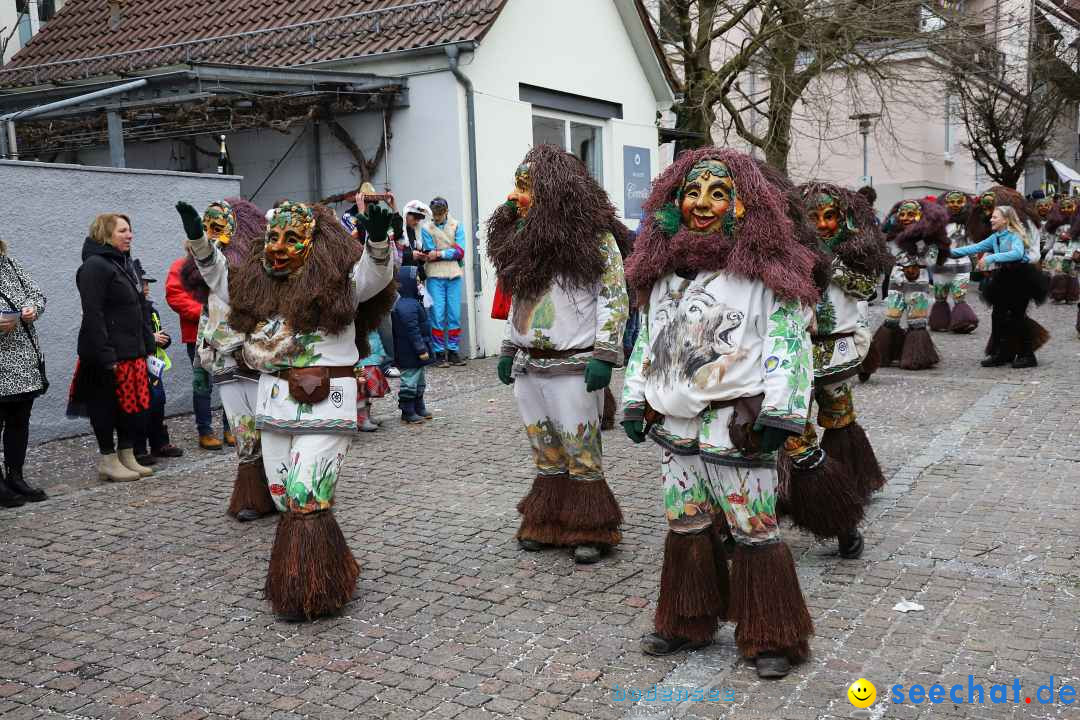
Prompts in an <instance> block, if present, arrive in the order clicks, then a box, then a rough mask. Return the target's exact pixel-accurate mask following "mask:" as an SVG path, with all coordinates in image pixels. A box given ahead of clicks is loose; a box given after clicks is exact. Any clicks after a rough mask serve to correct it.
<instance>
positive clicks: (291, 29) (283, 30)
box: [0, 0, 475, 87]
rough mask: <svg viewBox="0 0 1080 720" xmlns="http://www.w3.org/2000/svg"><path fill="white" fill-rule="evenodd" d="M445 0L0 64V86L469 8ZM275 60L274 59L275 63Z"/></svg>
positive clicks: (260, 50) (252, 55)
mask: <svg viewBox="0 0 1080 720" xmlns="http://www.w3.org/2000/svg"><path fill="white" fill-rule="evenodd" d="M447 4H448V3H447V0H417V1H416V2H410V3H404V4H401V5H394V6H390V7H384V8H378V9H376V10H365V11H363V12H358V13H351V14H349V15H340V16H338V17H332V18H323V19H321V20H310V21H307V22H302V23H294V24H291V25H283V26H281V27H276V28H264V29H260V30H248V31H245V32H238V33H232V34H229V35H220V36H218V37H210V38H200V39H198V40H186V41H183V42H177V43H168V44H165V45H157V46H155V47H149V48H140V49H138V50H125V51H122V52H116V53H109V54H104V55H93V56H88V57H79V58H68V59H65V60H55V61H52V62H47V63H38V64H33V65H20V66H16V67H5V68H0V86H3V87H20V86H26V85H38V84H40V83H42V82H47V81H52V80H76V79H86V78H91V77H96V76H100V75H105V74H109V73H125V72H132V71H134V70H137V69H143V68H149V67H161V66H165V65H174V64H178V63H191V62H222V63H236V64H252V63H255V62H257V61H258V60H259V58H260V56H268V55H271V54H279V53H280V52H281V51H283V50H287V49H289V48H294V47H300V46H307V47H311V48H315V47H318V46H319V45H320V44H321V43H323V44H324V43H327V42H331V41H333V42H341V41H344V40H349V39H352V38H361V37H364V38H366V37H368V36H369V35H373V34H374V35H379V34H382V33H390V32H393V31H395V30H407V29H412V30H414V31H415V29H416V28H417V27H423V26H424V25H427V24H436V23H437V24H438V25H437V26H442V25H443V24H444V23H445V22H446V20H447V18H450V17H453V16H455V15H471V14H474V13H475V11H464V10H452V9H448V8H447ZM275 64H280V63H275Z"/></svg>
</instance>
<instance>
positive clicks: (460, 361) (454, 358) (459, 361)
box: [446, 350, 465, 365]
mask: <svg viewBox="0 0 1080 720" xmlns="http://www.w3.org/2000/svg"><path fill="white" fill-rule="evenodd" d="M446 361H447V362H448V363H449V364H450V365H464V364H465V358H463V357H461V356H460V355H458V353H457V350H450V351H449V352H447V353H446Z"/></svg>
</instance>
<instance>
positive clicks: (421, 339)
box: [391, 266, 435, 370]
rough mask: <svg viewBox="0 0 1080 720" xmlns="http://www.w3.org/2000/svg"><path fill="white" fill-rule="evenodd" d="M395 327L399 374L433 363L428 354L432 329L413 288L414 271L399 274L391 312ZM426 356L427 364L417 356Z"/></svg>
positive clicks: (416, 290)
mask: <svg viewBox="0 0 1080 720" xmlns="http://www.w3.org/2000/svg"><path fill="white" fill-rule="evenodd" d="M391 315H392V317H393V326H394V364H395V365H396V366H397V367H399V368H401V369H402V370H409V369H412V368H419V367H424V366H425V365H430V364H431V363H433V362H435V354H434V353H433V352H432V350H431V340H430V338H431V325H430V324H429V323H428V316H427V311H426V310H424V304H423V303H422V302H420V293H419V291H418V289H417V286H416V268H415V267H409V266H406V267H403V268H401V269H400V270H398V299H397V302H396V303H394V309H393V310H392V311H391ZM424 353H427V356H428V357H427V360H421V359H420V356H421V355H422V354H424Z"/></svg>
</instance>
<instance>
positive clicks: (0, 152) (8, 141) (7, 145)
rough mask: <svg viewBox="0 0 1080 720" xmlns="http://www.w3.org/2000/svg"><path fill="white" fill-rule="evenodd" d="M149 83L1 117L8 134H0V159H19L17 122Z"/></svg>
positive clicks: (143, 81) (116, 87)
mask: <svg viewBox="0 0 1080 720" xmlns="http://www.w3.org/2000/svg"><path fill="white" fill-rule="evenodd" d="M148 82H149V80H147V79H146V78H140V79H138V80H132V81H131V82H127V83H123V84H121V85H114V86H113V87H108V88H104V89H102V90H95V91H94V92H90V93H86V94H85V95H76V96H75V97H70V98H64V99H63V100H57V101H55V102H51V103H45V104H44V105H38V106H36V107H32V108H27V109H25V110H16V111H15V112H9V113H5V114H4V115H0V123H3V124H4V127H5V130H6V132H2V133H0V157H4V158H8V159H11V160H18V159H19V148H18V145H17V143H16V140H15V121H16V120H25V119H28V118H32V117H36V116H38V115H44V114H45V113H47V112H52V111H53V110H61V109H63V108H66V107H71V106H72V105H79V104H81V103H84V102H87V101H89V100H97V99H99V98H103V97H109V96H110V95H119V94H121V93H125V92H128V91H129V90H137V89H138V88H141V87H143V86H144V85H146V84H147V83H148Z"/></svg>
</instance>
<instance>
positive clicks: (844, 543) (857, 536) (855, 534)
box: [836, 528, 863, 560]
mask: <svg viewBox="0 0 1080 720" xmlns="http://www.w3.org/2000/svg"><path fill="white" fill-rule="evenodd" d="M836 545H837V548H838V549H839V550H840V557H842V558H844V559H845V560H857V559H858V558H859V557H861V556H862V551H863V536H862V533H861V532H859V530H858V529H857V528H856V529H854V530H849V531H848V532H846V533H841V534H840V535H837V536H836Z"/></svg>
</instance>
